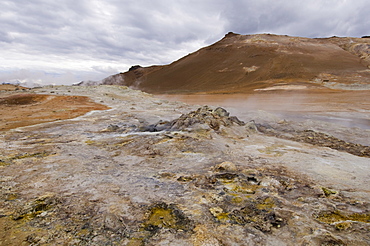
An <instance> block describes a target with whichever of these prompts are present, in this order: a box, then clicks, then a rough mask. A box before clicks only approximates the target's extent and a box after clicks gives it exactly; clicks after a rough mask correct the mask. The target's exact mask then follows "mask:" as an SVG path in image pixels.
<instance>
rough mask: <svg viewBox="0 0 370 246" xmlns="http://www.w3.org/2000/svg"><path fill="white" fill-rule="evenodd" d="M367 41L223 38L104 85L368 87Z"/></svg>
mask: <svg viewBox="0 0 370 246" xmlns="http://www.w3.org/2000/svg"><path fill="white" fill-rule="evenodd" d="M369 47H370V39H367V38H338V37H332V38H327V39H310V38H300V37H290V36H280V35H271V34H258V35H238V34H234V33H229V34H227V35H226V36H225V37H224V38H223V39H222V40H220V41H218V42H216V43H215V44H213V45H210V46H208V47H205V48H202V49H200V50H198V51H196V52H194V53H192V54H189V55H187V56H185V57H183V58H181V59H180V60H178V61H175V62H173V63H171V64H169V65H165V66H152V67H144V68H143V67H140V66H134V67H132V68H131V69H130V70H129V71H128V72H125V73H120V74H116V75H113V76H110V77H108V78H106V79H104V80H103V84H121V85H127V86H130V87H135V88H138V89H140V90H143V91H146V92H150V93H175V94H176V93H199V92H207V93H246V92H251V91H253V90H256V89H263V88H267V87H271V86H277V85H278V86H282V85H283V86H286V85H304V86H306V87H312V86H314V87H320V86H322V85H325V84H328V83H329V84H330V85H333V84H344V85H348V84H357V85H359V86H361V85H365V86H368V85H369V84H370V69H369V66H370V61H369V59H368V58H369V53H370V48H369Z"/></svg>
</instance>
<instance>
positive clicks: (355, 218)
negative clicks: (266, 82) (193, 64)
mask: <svg viewBox="0 0 370 246" xmlns="http://www.w3.org/2000/svg"><path fill="white" fill-rule="evenodd" d="M51 92H53V93H51ZM22 93H37V94H44V95H51V94H52V95H53V96H73V97H74V96H88V97H89V98H91V99H92V100H93V101H94V102H95V103H99V104H103V105H106V106H108V107H110V109H105V110H96V111H91V112H89V113H87V114H85V115H83V116H79V117H77V118H72V119H64V120H57V121H52V122H48V123H42V124H37V125H31V126H26V127H18V128H14V129H12V130H7V131H2V132H1V138H0V146H1V147H0V188H1V189H0V203H1V205H0V228H2V229H0V245H369V244H370V243H369V242H370V224H369V223H370V206H369V202H370V199H369V197H370V196H369V194H370V188H369V186H368V180H369V176H370V175H369V174H370V173H369V168H368V166H369V163H370V161H369V147H368V145H369V144H368V143H367V141H368V139H370V131H369V130H368V129H366V128H360V127H352V126H343V125H338V124H335V123H333V122H328V121H320V120H318V119H315V120H312V119H308V120H300V121H295V120H293V118H284V117H283V116H281V115H277V114H274V113H271V112H270V113H268V112H265V111H256V110H250V111H248V113H244V114H241V115H235V116H234V115H233V113H234V112H238V111H237V110H235V108H232V107H230V108H226V109H227V110H225V109H223V108H218V107H216V106H215V107H213V106H209V107H208V106H207V107H205V106H197V105H189V104H185V103H181V102H175V101H168V100H165V99H159V98H156V97H153V96H151V95H149V94H146V93H142V92H140V91H135V90H131V89H128V88H126V87H118V86H92V87H67V86H59V87H43V88H38V89H33V90H32V91H28V92H22ZM91 103H92V102H91ZM229 111H230V112H232V114H230V113H229ZM347 113H348V112H347ZM363 114H364V115H366V117H368V115H367V114H368V112H363ZM343 145H344V146H347V147H343Z"/></svg>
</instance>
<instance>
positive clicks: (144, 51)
mask: <svg viewBox="0 0 370 246" xmlns="http://www.w3.org/2000/svg"><path fill="white" fill-rule="evenodd" d="M0 9H1V12H0V83H3V82H11V83H21V84H23V85H27V86H36V85H46V84H66V85H68V84H72V83H76V82H80V81H87V80H93V81H98V80H101V79H103V78H105V77H108V76H109V75H113V74H116V73H119V72H125V71H127V70H128V69H129V68H130V67H131V66H133V65H141V66H150V65H164V64H169V63H171V62H173V61H175V60H178V59H180V58H181V57H183V56H185V55H187V54H189V53H192V52H195V51H196V50H198V49H200V48H202V47H204V46H207V45H210V44H212V43H214V42H217V41H218V40H220V39H222V38H223V36H224V35H225V34H226V33H228V32H230V31H231V32H235V33H238V34H257V33H273V34H279V35H291V36H301V37H312V38H314V37H330V36H346V37H361V36H365V35H370V28H369V27H370V15H369V9H370V2H369V0H135V1H130V0H60V1H50V0H1V1H0Z"/></svg>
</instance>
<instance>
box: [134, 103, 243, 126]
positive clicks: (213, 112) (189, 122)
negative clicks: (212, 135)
mask: <svg viewBox="0 0 370 246" xmlns="http://www.w3.org/2000/svg"><path fill="white" fill-rule="evenodd" d="M229 115H230V113H229V112H227V111H226V110H225V109H224V108H221V107H218V108H216V109H211V108H210V107H208V106H203V107H201V108H198V109H197V110H196V111H192V112H190V113H188V114H183V115H181V116H180V117H179V118H178V119H175V120H172V121H170V122H168V121H159V122H158V123H156V124H153V125H149V126H144V127H142V128H141V131H150V132H157V131H165V130H170V131H176V130H189V129H193V130H197V129H203V130H204V129H208V130H214V131H216V132H220V128H221V127H231V126H233V125H237V126H244V125H245V123H244V122H243V121H241V120H239V119H238V118H237V117H236V116H229Z"/></svg>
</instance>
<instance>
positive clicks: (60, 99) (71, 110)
mask: <svg viewBox="0 0 370 246" xmlns="http://www.w3.org/2000/svg"><path fill="white" fill-rule="evenodd" d="M104 109H109V107H107V106H105V105H101V104H98V103H95V102H93V101H91V100H90V99H89V98H88V97H84V96H56V95H41V94H26V93H21V94H13V95H10V96H9V95H7V96H5V95H3V96H0V131H4V130H9V129H13V128H17V127H22V126H29V125H34V124H39V123H44V122H51V121H56V120H63V119H70V118H74V117H77V116H80V115H83V114H85V113H87V112H89V111H92V110H104Z"/></svg>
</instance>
